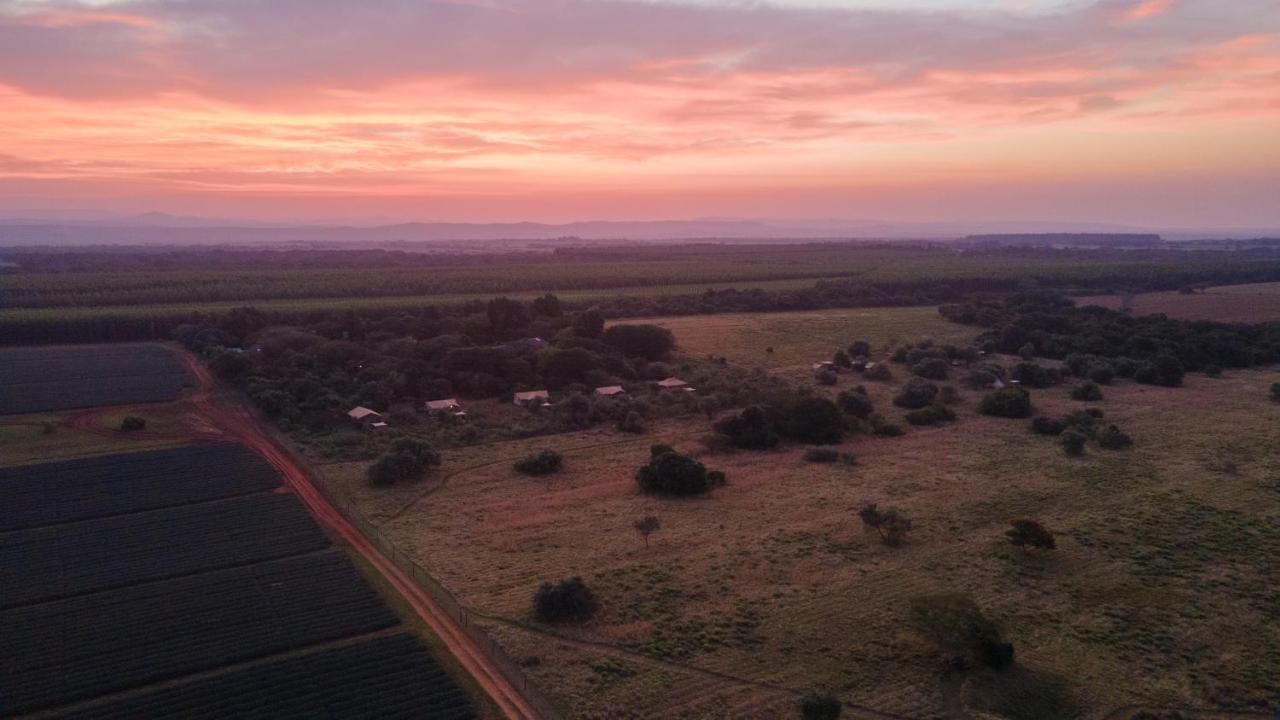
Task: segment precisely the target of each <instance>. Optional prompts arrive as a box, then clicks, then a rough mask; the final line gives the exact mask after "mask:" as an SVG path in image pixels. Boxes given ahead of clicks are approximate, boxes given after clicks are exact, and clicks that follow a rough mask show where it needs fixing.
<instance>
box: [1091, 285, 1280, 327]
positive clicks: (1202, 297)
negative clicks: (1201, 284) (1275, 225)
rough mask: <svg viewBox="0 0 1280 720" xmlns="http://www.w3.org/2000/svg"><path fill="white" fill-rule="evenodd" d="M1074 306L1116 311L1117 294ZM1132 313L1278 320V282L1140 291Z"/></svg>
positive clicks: (1198, 318)
mask: <svg viewBox="0 0 1280 720" xmlns="http://www.w3.org/2000/svg"><path fill="white" fill-rule="evenodd" d="M1075 301H1076V304H1077V305H1082V306H1083V305H1101V306H1102V307H1106V308H1111V309H1113V310H1118V309H1120V308H1121V307H1122V305H1123V303H1122V298H1121V296H1119V295H1090V296H1085V297H1078V298H1075ZM1129 308H1130V312H1132V313H1133V314H1134V315H1156V314H1161V313H1163V314H1165V315H1168V316H1169V317H1172V318H1181V319H1184V320H1217V321H1220V322H1243V323H1258V322H1277V321H1280V283H1250V284H1247V285H1224V286H1222V287H1212V288H1208V289H1206V290H1203V291H1200V292H1196V293H1194V294H1190V295H1188V294H1183V293H1179V292H1155V293H1141V294H1138V295H1134V296H1133V301H1132V303H1131V304H1130V306H1129Z"/></svg>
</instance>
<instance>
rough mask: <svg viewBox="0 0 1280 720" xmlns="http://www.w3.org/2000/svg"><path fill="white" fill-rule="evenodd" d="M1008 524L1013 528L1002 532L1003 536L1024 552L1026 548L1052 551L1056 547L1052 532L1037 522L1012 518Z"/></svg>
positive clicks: (1031, 519) (1030, 519)
mask: <svg viewBox="0 0 1280 720" xmlns="http://www.w3.org/2000/svg"><path fill="white" fill-rule="evenodd" d="M1009 524H1010V525H1012V526H1013V527H1012V528H1010V529H1009V530H1005V531H1004V534H1005V536H1006V537H1008V538H1009V542H1011V543H1013V544H1014V545H1016V546H1018V547H1020V548H1022V549H1024V550H1025V549H1026V548H1028V547H1033V548H1037V549H1040V550H1053V549H1054V548H1056V547H1057V546H1058V544H1057V540H1056V539H1055V538H1054V536H1053V531H1052V530H1050V529H1049V528H1047V527H1045V526H1044V525H1042V524H1041V523H1040V521H1039V520H1035V519H1033V518H1013V519H1012V520H1010V521H1009Z"/></svg>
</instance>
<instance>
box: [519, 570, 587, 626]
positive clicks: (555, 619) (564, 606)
mask: <svg viewBox="0 0 1280 720" xmlns="http://www.w3.org/2000/svg"><path fill="white" fill-rule="evenodd" d="M599 608H600V603H599V601H597V600H596V595H595V593H593V592H591V588H589V587H587V584H586V583H584V582H582V578H580V577H573V578H569V579H568V580H561V581H560V582H558V583H555V584H554V585H553V584H552V583H549V582H544V583H542V585H540V586H539V587H538V590H537V592H535V593H534V594H533V611H534V614H535V615H536V616H537V618H538V619H539V620H541V621H542V622H545V623H561V622H582V621H584V620H590V619H591V616H593V615H595V614H596V610H598V609H599Z"/></svg>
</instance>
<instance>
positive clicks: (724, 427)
mask: <svg viewBox="0 0 1280 720" xmlns="http://www.w3.org/2000/svg"><path fill="white" fill-rule="evenodd" d="M712 427H714V429H715V431H716V432H718V433H720V434H721V435H724V436H725V437H726V438H728V439H729V444H730V445H733V446H734V447H739V448H744V449H747V450H768V449H769V448H771V447H774V446H776V445H777V444H778V443H779V442H781V441H782V436H781V435H779V434H778V432H777V431H776V430H774V429H773V423H772V422H771V421H770V419H769V414H768V413H766V412H765V410H764V408H762V407H760V406H758V405H752V406H751V407H749V408H746V409H744V410H743V411H742V412H741V413H739V414H737V415H733V416H730V417H727V418H725V419H723V420H721V421H719V422H717V423H716V424H715V425H713V426H712Z"/></svg>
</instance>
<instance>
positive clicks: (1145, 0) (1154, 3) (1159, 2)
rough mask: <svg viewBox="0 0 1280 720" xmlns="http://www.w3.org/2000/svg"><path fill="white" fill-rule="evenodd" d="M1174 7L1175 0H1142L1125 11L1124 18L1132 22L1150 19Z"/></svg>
mask: <svg viewBox="0 0 1280 720" xmlns="http://www.w3.org/2000/svg"><path fill="white" fill-rule="evenodd" d="M1172 8H1173V0H1142V1H1141V2H1139V3H1138V4H1136V5H1134V6H1133V7H1132V8H1130V9H1129V10H1128V11H1126V12H1125V13H1124V19H1125V20H1128V21H1130V22H1136V21H1139V20H1149V19H1151V18H1154V17H1159V16H1160V15H1164V14H1165V13H1167V12H1169V10H1171V9H1172Z"/></svg>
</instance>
